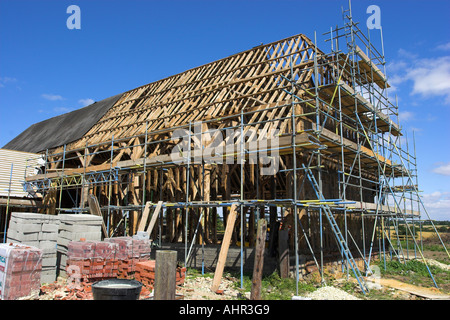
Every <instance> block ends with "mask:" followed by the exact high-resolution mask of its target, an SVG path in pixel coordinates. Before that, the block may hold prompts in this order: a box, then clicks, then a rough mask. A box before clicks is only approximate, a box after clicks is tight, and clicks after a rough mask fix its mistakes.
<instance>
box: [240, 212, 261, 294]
mask: <svg viewBox="0 0 450 320" xmlns="http://www.w3.org/2000/svg"><path fill="white" fill-rule="evenodd" d="M257 232H258V235H257V238H256V246H255V262H254V265H253V276H252V290H251V292H250V300H260V299H261V280H262V272H263V266H264V249H265V246H266V232H267V221H266V219H259V221H258V231H257ZM241 259H242V257H241Z"/></svg>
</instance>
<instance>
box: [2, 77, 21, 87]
mask: <svg viewBox="0 0 450 320" xmlns="http://www.w3.org/2000/svg"><path fill="white" fill-rule="evenodd" d="M11 82H17V79H16V78H11V77H0V88H4V87H5V85H6V84H7V83H11Z"/></svg>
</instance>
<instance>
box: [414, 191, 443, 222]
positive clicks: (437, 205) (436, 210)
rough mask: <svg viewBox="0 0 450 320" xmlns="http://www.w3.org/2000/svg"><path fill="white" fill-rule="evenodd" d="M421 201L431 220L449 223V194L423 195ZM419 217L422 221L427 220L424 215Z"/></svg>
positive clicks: (434, 193) (438, 192) (437, 192)
mask: <svg viewBox="0 0 450 320" xmlns="http://www.w3.org/2000/svg"><path fill="white" fill-rule="evenodd" d="M421 199H422V202H423V204H424V206H425V209H426V211H427V213H428V215H429V216H430V218H431V219H434V220H448V221H450V192H440V191H435V192H433V193H425V194H423V195H422V197H421ZM421 211H422V210H421ZM421 215H422V218H424V219H427V218H428V216H427V215H426V213H422V214H421Z"/></svg>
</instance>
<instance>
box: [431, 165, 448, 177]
mask: <svg viewBox="0 0 450 320" xmlns="http://www.w3.org/2000/svg"><path fill="white" fill-rule="evenodd" d="M433 172H434V173H437V174H441V175H444V176H450V162H447V163H439V164H438V167H436V168H434V169H433Z"/></svg>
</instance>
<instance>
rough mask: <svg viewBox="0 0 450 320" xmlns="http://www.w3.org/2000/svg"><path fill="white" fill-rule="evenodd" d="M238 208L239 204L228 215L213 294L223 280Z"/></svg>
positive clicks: (232, 207)
mask: <svg viewBox="0 0 450 320" xmlns="http://www.w3.org/2000/svg"><path fill="white" fill-rule="evenodd" d="M236 208H237V204H233V205H232V206H231V209H230V212H229V214H228V219H227V227H226V229H225V234H224V236H223V240H222V246H221V247H220V253H219V259H218V260H217V266H216V271H215V273H214V279H213V283H212V286H211V290H212V291H213V292H216V291H217V290H218V289H219V285H220V281H221V280H222V274H223V269H224V267H225V261H226V259H227V254H228V249H229V247H230V242H231V235H232V234H233V229H234V223H235V222H236V216H237V210H236ZM241 259H242V257H241Z"/></svg>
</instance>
